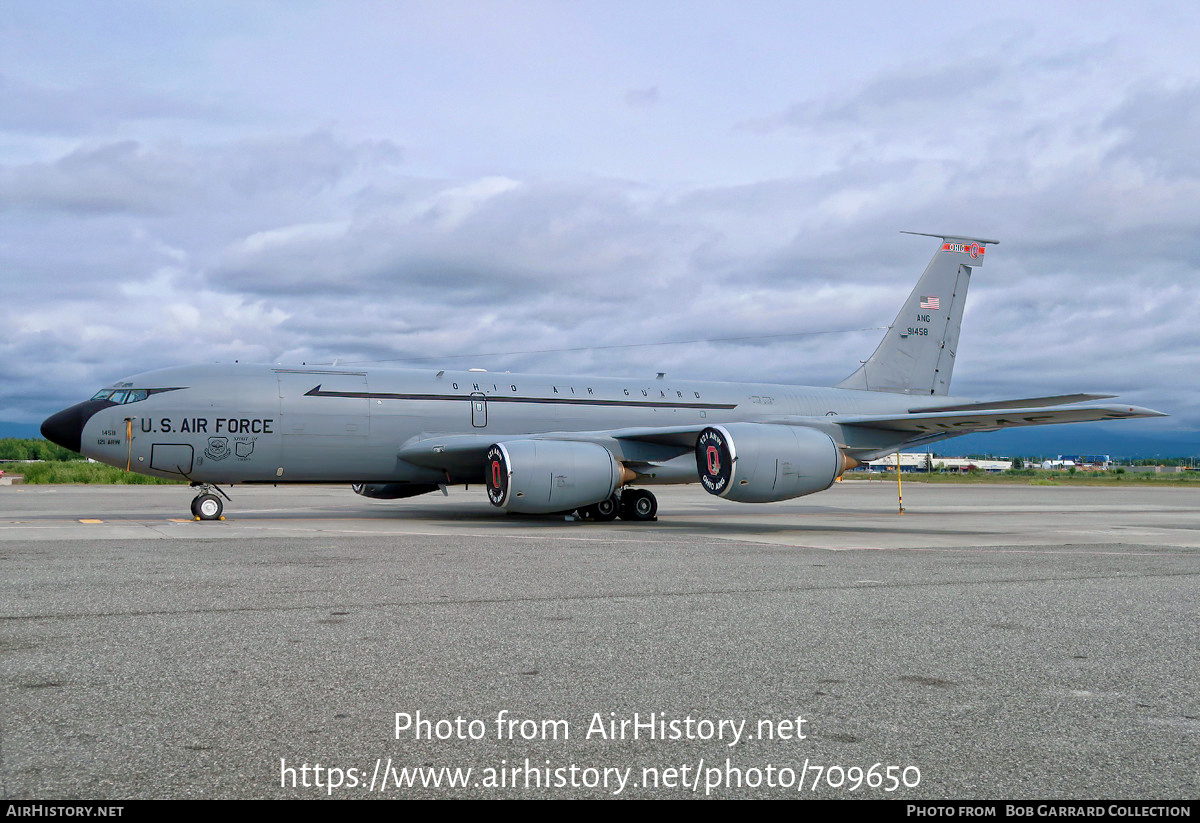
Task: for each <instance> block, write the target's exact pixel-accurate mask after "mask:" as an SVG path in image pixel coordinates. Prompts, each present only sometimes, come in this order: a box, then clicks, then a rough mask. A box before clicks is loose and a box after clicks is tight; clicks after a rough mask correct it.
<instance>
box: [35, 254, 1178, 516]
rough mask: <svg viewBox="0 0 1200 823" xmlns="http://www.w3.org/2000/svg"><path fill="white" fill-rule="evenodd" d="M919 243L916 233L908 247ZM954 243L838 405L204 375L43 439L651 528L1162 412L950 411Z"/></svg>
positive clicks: (800, 391)
mask: <svg viewBox="0 0 1200 823" xmlns="http://www.w3.org/2000/svg"><path fill="white" fill-rule="evenodd" d="M910 233H912V234H915V233H916V232H910ZM923 236H927V237H936V238H937V239H938V240H939V244H938V248H937V251H936V252H935V253H934V255H933V259H932V260H931V261H930V263H929V265H928V267H927V268H926V269H925V272H924V274H923V275H922V276H921V279H920V280H919V281H917V285H916V288H914V289H913V291H912V294H910V295H909V296H908V299H907V300H906V301H905V303H904V307H903V308H902V309H901V310H900V313H899V314H898V315H897V316H896V319H895V321H894V322H893V323H892V325H891V326H890V327H889V328H888V330H887V332H886V334H885V335H884V338H883V341H882V342H881V343H880V344H879V347H878V348H877V349H876V350H875V353H874V354H873V355H871V357H870V359H868V360H865V361H863V362H862V365H861V366H860V367H859V368H858V370H857V371H855V372H854V373H853V374H851V375H850V376H849V377H847V378H846V379H845V380H843V381H842V382H841V383H839V384H838V385H837V386H836V387H833V388H817V387H809V386H785V385H772V384H759V383H714V382H700V381H691V380H676V379H674V378H670V379H668V378H666V377H664V376H662V375H660V376H659V377H658V378H656V379H651V380H645V379H640V378H628V379H626V378H611V377H577V376H549V375H540V374H509V373H507V372H506V373H503V374H499V373H489V372H486V371H484V370H481V369H471V370H468V371H449V370H442V371H435V370H433V369H396V368H371V369H355V368H336V367H327V368H308V367H303V366H301V367H286V368H285V367H282V366H269V365H236V364H235V365H208V366H188V367H181V368H170V369H163V370H160V371H152V372H146V373H145V374H138V375H135V376H133V377H130V378H127V379H125V380H121V381H119V382H117V383H114V384H112V385H110V386H108V387H106V388H104V389H101V390H100V391H99V392H97V393H96V394H95V396H93V397H92V399H91V400H87V401H85V402H83V403H79V404H77V405H75V406H72V407H70V408H68V409H64V410H63V411H60V412H58V413H57V414H54V415H52V416H51V417H50V418H48V419H47V420H46V421H45V423H43V424H42V434H43V435H44V436H45V437H46V439H48V440H50V441H52V442H54V443H57V444H59V445H60V446H65V447H66V448H68V449H72V450H74V451H77V452H81V453H82V454H84V455H86V456H87V457H91V458H94V459H95V460H98V461H100V462H102V463H107V464H109V465H112V466H119V467H121V468H124V469H127V470H129V471H135V472H139V473H142V474H148V475H153V476H156V477H169V478H177V479H178V478H182V479H185V480H189V481H191V484H192V486H193V487H195V488H196V490H197V494H196V497H195V499H194V500H193V501H192V514H193V516H194V517H196V518H197V519H200V520H215V519H218V518H220V517H221V512H222V508H223V504H222V501H221V498H220V497H218V496H217V494H215V493H214V492H219V493H220V494H221V495H224V496H225V498H226V499H227V500H228V499H229V498H228V496H227V495H225V492H224V491H222V490H221V489H220V488H219V486H218V484H236V483H273V484H281V483H350V484H353V488H354V490H355V491H356V492H357V493H359V494H362V495H366V496H367V497H373V498H385V499H395V498H403V497H411V496H414V495H418V494H425V493H427V492H432V491H437V490H438V489H441V490H442V491H443V492H445V490H446V487H447V486H449V485H460V484H463V485H467V484H479V485H482V486H484V488H485V490H486V492H487V496H488V499H489V500H490V501H491V503H492V504H493V505H494V506H496V507H498V508H500V509H503V510H505V511H507V512H523V513H531V514H539V513H550V512H571V511H577V512H579V513H580V514H581V515H582V516H584V517H586V518H588V519H592V520H598V521H607V520H612V519H614V518H616V517H621V518H623V519H626V520H635V521H638V520H640V521H645V520H654V519H656V518H655V515H656V513H657V510H658V503H657V501H656V500H655V497H654V495H653V494H652V493H651V492H650V491H648V490H647V489H646V488H644V487H645V486H653V485H658V484H667V483H697V482H698V483H700V485H701V486H703V487H704V490H705V491H706V492H708V493H709V494H714V495H717V496H719V497H723V498H725V499H726V500H734V501H739V502H743V503H767V502H771V501H778V500H788V499H791V498H795V497H800V496H802V495H806V494H812V493H814V492H818V491H822V490H824V489H827V488H829V487H830V486H831V485H833V482H834V481H835V480H836V479H837V478H838V477H839V476H841V474H842V473H843V472H844V471H845V470H846V469H848V468H851V467H853V466H856V465H858V464H859V463H860V462H862V461H865V460H871V459H876V458H879V457H882V456H884V455H887V454H891V453H893V452H897V451H900V450H901V449H907V448H911V447H914V446H924V445H927V444H929V443H932V442H934V441H938V440H943V439H945V438H948V437H954V436H956V435H960V434H968V433H973V432H986V431H994V430H997V429H1003V428H1008V427H1010V426H1038V425H1045V424H1050V423H1075V422H1083V421H1096V420H1115V419H1122V418H1131V417H1161V416H1163V415H1162V414H1161V413H1160V412H1156V411H1152V410H1150V409H1144V408H1138V407H1135V406H1125V405H1086V406H1080V405H1075V404H1077V403H1080V402H1083V401H1094V400H1102V399H1108V398H1111V397H1113V395H1097V394H1071V395H1058V396H1054V397H1032V398H1024V399H1020V400H1005V401H998V402H987V401H984V402H980V401H976V400H972V399H968V398H963V397H952V396H950V395H949V390H950V377H951V373H952V371H953V369H954V357H955V352H956V350H957V349H958V334H959V327H960V325H961V321H962V314H963V305H964V303H965V301H966V297H967V287H968V285H969V284H970V279H971V271H972V269H974V268H975V267H977V266H980V265H982V263H983V260H984V255H985V253H986V251H987V247H988V246H989V245H992V244H995V243H996V242H997V241H995V240H983V239H979V238H972V237H958V236H953V235H941V234H934V235H923Z"/></svg>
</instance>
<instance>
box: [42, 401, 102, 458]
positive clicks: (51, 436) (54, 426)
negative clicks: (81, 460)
mask: <svg viewBox="0 0 1200 823" xmlns="http://www.w3.org/2000/svg"><path fill="white" fill-rule="evenodd" d="M111 405H112V403H109V402H108V401H105V400H88V401H86V402H84V403H76V404H75V405H74V406H71V407H70V408H68V409H63V410H62V411H60V412H56V413H54V414H52V415H50V416H49V417H47V418H46V420H45V422H43V423H42V437H44V438H46V439H47V440H49V441H50V442H51V443H54V444H55V445H58V446H62V447H63V448H64V449H70V450H71V451H73V452H77V451H82V449H81V448H80V443H81V440H82V439H83V427H84V425H85V424H86V423H87V422H88V420H90V419H91V417H92V415H93V414H95V413H96V412H98V411H100V409H103V408H107V407H108V406H111Z"/></svg>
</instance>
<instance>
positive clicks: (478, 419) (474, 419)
mask: <svg viewBox="0 0 1200 823" xmlns="http://www.w3.org/2000/svg"><path fill="white" fill-rule="evenodd" d="M471 425H472V426H474V427H475V428H477V429H482V428H483V427H484V426H486V425H487V395H485V394H484V393H483V392H478V391H477V392H474V393H472V395H471Z"/></svg>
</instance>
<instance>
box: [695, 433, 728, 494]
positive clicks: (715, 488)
mask: <svg viewBox="0 0 1200 823" xmlns="http://www.w3.org/2000/svg"><path fill="white" fill-rule="evenodd" d="M696 470H697V472H698V473H699V475H700V484H701V485H702V486H704V490H705V491H707V492H708V493H709V494H721V493H723V492H724V491H725V489H727V488H728V487H729V480H730V478H731V477H732V476H733V453H732V451H731V450H730V448H729V441H728V440H727V438H726V437H725V433H724V432H722V431H721V430H720V429H713V428H708V429H705V430H704V431H702V432H700V437H699V438H697V440H696Z"/></svg>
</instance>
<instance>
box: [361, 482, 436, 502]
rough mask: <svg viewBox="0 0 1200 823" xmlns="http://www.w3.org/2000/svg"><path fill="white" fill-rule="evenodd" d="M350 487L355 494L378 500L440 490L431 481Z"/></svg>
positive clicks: (414, 495)
mask: <svg viewBox="0 0 1200 823" xmlns="http://www.w3.org/2000/svg"><path fill="white" fill-rule="evenodd" d="M350 488H352V489H354V493H355V494H361V495H362V496H363V497H371V498H374V499H376V500H399V499H400V498H402V497H416V496H417V495H418V494H429V492H435V491H437V490H438V488H439V487H438V486H436V485H433V484H429V483H355V484H354V485H352V486H351V487H350Z"/></svg>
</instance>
